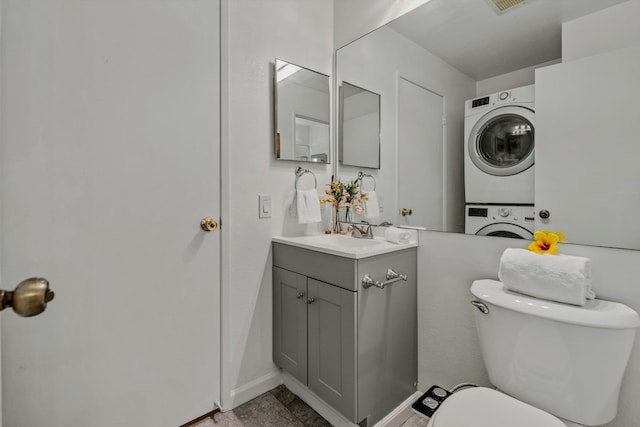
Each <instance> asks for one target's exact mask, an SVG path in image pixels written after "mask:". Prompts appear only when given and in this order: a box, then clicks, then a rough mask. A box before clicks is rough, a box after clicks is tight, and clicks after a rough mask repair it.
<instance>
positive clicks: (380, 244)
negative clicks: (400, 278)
mask: <svg viewBox="0 0 640 427" xmlns="http://www.w3.org/2000/svg"><path fill="white" fill-rule="evenodd" d="M272 240H273V241H274V242H278V243H284V244H287V245H291V246H296V247H299V248H304V249H310V250H313V251H318V252H323V253H326V254H330V255H337V256H341V257H345V258H354V259H361V258H367V257H370V256H374V255H381V254H386V253H389V252H395V251H400V250H403V249H408V248H415V247H417V246H418V242H417V241H412V242H410V243H400V244H397V243H392V242H389V241H387V240H385V239H383V238H380V237H374V238H373V239H358V238H355V237H351V236H344V235H341V234H314V235H310V236H296V237H283V236H277V237H273V239H272Z"/></svg>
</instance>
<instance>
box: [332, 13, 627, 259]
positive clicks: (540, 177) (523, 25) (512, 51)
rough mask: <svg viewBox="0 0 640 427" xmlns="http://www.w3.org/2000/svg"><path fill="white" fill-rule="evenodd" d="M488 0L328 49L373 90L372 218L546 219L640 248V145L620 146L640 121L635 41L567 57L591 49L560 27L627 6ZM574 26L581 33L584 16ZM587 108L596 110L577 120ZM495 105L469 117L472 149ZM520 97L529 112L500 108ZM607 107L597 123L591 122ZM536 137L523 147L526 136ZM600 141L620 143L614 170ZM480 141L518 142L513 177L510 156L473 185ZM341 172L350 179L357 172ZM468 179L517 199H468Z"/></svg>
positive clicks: (454, 227)
mask: <svg viewBox="0 0 640 427" xmlns="http://www.w3.org/2000/svg"><path fill="white" fill-rule="evenodd" d="M489 3H490V2H485V1H477V0H461V1H456V2H450V1H445V0H431V1H429V2H427V3H425V4H424V5H422V6H420V7H418V8H416V9H414V10H412V11H411V12H409V13H407V14H406V15H403V16H401V17H400V18H398V19H396V20H394V21H392V22H390V23H389V24H387V25H385V26H383V27H381V28H379V29H377V30H375V31H373V32H371V33H369V34H367V35H365V36H363V37H361V38H359V39H357V40H356V41H354V42H352V43H350V44H348V45H346V46H344V47H342V48H340V49H338V51H337V52H336V81H337V86H338V87H340V86H341V85H342V86H343V85H344V84H345V82H349V83H352V84H355V85H357V86H359V87H365V88H367V89H368V90H369V91H371V92H374V93H376V94H379V95H380V163H379V169H378V170H374V171H372V172H371V173H372V174H373V175H374V176H375V179H376V181H377V191H376V193H377V196H378V199H379V200H380V199H382V200H383V202H381V205H383V213H382V215H381V218H380V221H390V222H392V223H394V224H398V225H408V226H417V227H426V228H427V229H428V230H433V231H446V232H457V233H467V234H478V235H489V236H500V237H512V238H524V239H531V238H532V233H533V232H534V231H535V230H539V229H543V228H550V229H554V230H560V231H563V232H565V234H566V235H567V240H568V241H569V242H570V243H577V244H586V245H596V246H609V247H620V248H628V249H640V221H637V220H634V219H633V217H634V216H637V212H638V211H639V210H640V190H639V189H638V188H640V186H638V185H637V184H635V183H637V182H640V168H638V167H637V166H636V167H634V166H633V165H632V163H633V161H634V160H627V159H637V158H638V157H639V156H640V149H639V148H637V146H633V144H628V143H627V142H628V141H632V140H637V138H633V136H632V132H633V126H631V127H629V126H625V125H624V123H625V122H627V123H631V122H633V117H634V116H636V119H637V117H638V116H640V110H639V107H638V106H637V104H638V103H637V102H633V99H637V98H639V97H640V93H639V89H638V88H640V85H639V84H638V83H637V82H633V80H632V77H631V75H632V74H633V73H635V72H636V71H638V72H640V54H637V52H636V51H633V50H632V47H630V48H629V49H631V50H630V51H627V52H626V53H625V52H622V53H620V54H618V55H617V56H616V55H614V54H613V53H606V52H601V53H600V52H599V53H598V54H597V55H594V54H589V55H582V56H587V57H588V58H586V57H585V58H582V59H581V58H579V57H578V58H568V57H567V56H566V55H567V54H568V53H569V54H570V52H572V51H577V50H579V49H578V48H576V47H575V46H572V45H570V42H575V44H576V45H577V44H579V43H582V44H589V42H588V41H585V40H588V38H587V37H574V38H573V39H572V40H570V41H567V40H565V46H563V42H562V40H561V32H562V24H563V23H566V22H569V21H572V20H574V19H577V18H580V17H582V16H585V15H588V14H593V13H598V12H599V11H601V10H602V9H605V8H609V7H616V8H617V7H626V6H627V5H628V4H629V3H632V2H626V1H625V0H581V1H574V0H536V1H532V2H526V3H524V4H522V5H519V6H517V7H514V8H513V10H506V11H503V12H502V13H496V11H495V10H494V8H492V7H490V6H489ZM623 3H625V4H623ZM603 15H604V14H602V15H601V16H603ZM592 16H593V15H592ZM615 27H616V24H615V22H614V23H612V24H611V25H608V26H606V28H615ZM602 28H605V27H602ZM571 31H575V33H574V34H580V33H579V31H583V33H584V34H586V32H588V30H584V29H583V30H579V26H578V25H574V26H573V27H571ZM621 32H623V31H621ZM505 34H508V35H509V36H508V37H505ZM603 36H604V35H603ZM576 40H577V41H576ZM638 43H640V41H638ZM592 44H593V43H592ZM563 48H564V50H565V52H563ZM587 48H589V46H587ZM609 50H615V48H610V49H609ZM563 55H565V56H564V57H563ZM607 55H609V56H607ZM625 57H626V59H622V58H625ZM594 58H595V59H594ZM625 61H626V62H625ZM616 70H618V71H616ZM624 70H627V71H624ZM536 76H538V77H536ZM578 77H579V78H578ZM616 82H618V83H616ZM620 82H622V83H620ZM630 82H631V83H630ZM594 86H597V88H598V89H597V91H596V92H597V96H598V97H601V98H602V99H603V100H604V102H602V103H600V104H601V105H600V106H595V104H599V103H598V102H594V97H593V96H592V95H593V94H594V93H596V92H594V91H593V87H594ZM625 87H626V88H627V89H624V88H625ZM577 94H579V96H578V95H577ZM607 94H610V95H607ZM596 99H598V98H596ZM589 100H591V101H589ZM538 101H539V102H538ZM612 103H613V104H612ZM585 105H589V106H590V107H589V111H588V112H589V114H591V116H586V115H584V114H586V113H587V111H586V109H585V108H584V106H585ZM607 105H615V108H608V107H607ZM503 106H504V107H505V110H502V111H500V112H497V113H495V115H494V117H490V119H491V120H492V121H491V120H489V122H490V123H489V124H487V125H486V126H485V127H483V126H480V125H478V126H476V128H478V129H479V130H478V132H479V133H482V132H484V135H485V137H484V139H482V141H481V142H482V143H481V144H480V146H479V147H480V148H477V149H472V148H473V147H478V142H477V141H476V140H475V139H474V137H473V136H472V135H471V134H470V133H471V132H470V129H471V128H473V127H474V124H478V122H479V121H480V119H479V118H480V117H483V116H485V115H486V114H488V113H489V112H491V110H495V109H497V108H499V107H503ZM514 106H515V107H518V108H520V109H521V110H522V112H523V113H522V114H521V112H520V111H516V110H517V108H516V110H514V109H509V110H508V111H507V109H506V107H514ZM338 108H340V106H338ZM524 109H526V110H528V111H529V113H530V114H529V113H526V114H524V111H523V110H524ZM541 109H542V110H541ZM605 110H610V111H611V113H607V112H606V111H605ZM621 111H623V113H621ZM503 112H504V113H505V114H502V113H503ZM601 112H602V114H603V115H602V117H603V118H605V120H596V119H593V118H592V117H593V116H594V115H596V114H600V113H601ZM615 112H617V116H616V113H615ZM338 114H340V113H338ZM502 116H504V117H502ZM585 117H591V118H589V119H587V120H585ZM465 124H466V126H465ZM490 126H492V128H491V127H490ZM534 136H535V141H534V142H533V147H534V148H533V149H532V150H530V151H531V152H530V151H527V150H529V148H531V147H530V146H526V147H525V146H524V145H523V142H526V141H525V140H533V139H534ZM603 140H608V141H618V142H617V143H616V144H615V145H616V147H617V148H616V150H614V151H615V152H616V153H618V154H619V155H616V159H617V160H616V162H622V163H618V166H615V165H614V164H613V163H611V158H610V157H609V156H608V155H606V154H604V153H605V152H609V149H608V148H607V149H605V148H604V147H602V146H601V144H602V141H603ZM470 141H471V142H470ZM470 144H471V145H470ZM474 144H475V145H474ZM581 144H582V145H581ZM529 145H531V144H529ZM469 147H472V148H469ZM486 147H490V148H491V150H489V151H490V153H489V154H487V156H491V155H493V156H494V157H496V158H498V157H500V158H508V159H515V158H518V153H520V152H523V153H524V151H526V152H527V153H528V154H527V155H521V156H520V157H522V158H525V157H526V158H528V159H529V160H531V161H530V162H529V164H530V166H527V167H523V168H521V169H522V170H521V171H519V172H513V173H512V172H511V171H510V170H507V169H508V168H507V166H509V167H511V163H513V162H514V161H515V160H512V161H510V162H507V163H504V162H503V163H498V164H496V165H495V166H496V167H495V169H496V170H497V172H496V174H495V175H496V176H500V174H502V178H504V179H499V180H494V181H491V180H487V181H486V183H483V184H482V185H481V186H480V185H479V183H480V182H481V181H483V180H482V179H480V177H479V176H478V177H477V178H478V179H475V178H473V176H475V175H473V174H472V173H466V174H465V168H469V167H470V166H469V165H471V167H473V164H474V163H473V162H472V161H471V159H470V154H469V153H470V152H473V151H474V150H476V151H480V149H481V148H486ZM525 149H526V150H525ZM618 150H620V151H618ZM491 153H492V154H491ZM494 163H495V162H494ZM598 164H600V165H605V164H606V165H607V167H606V172H604V173H606V174H607V175H608V176H609V177H608V178H607V179H606V180H605V179H601V178H602V176H603V175H597V174H594V172H593V171H594V170H596V169H597V167H598V166H597V165H598ZM505 165H506V166H505ZM336 168H337V175H338V176H340V177H341V178H345V179H351V178H352V177H355V176H357V174H358V171H359V169H360V168H359V167H357V166H351V165H347V164H343V163H339V164H338V165H337V166H336ZM501 168H502V169H504V170H500V169H501ZM596 175H597V176H600V178H597V176H596ZM574 176H575V177H576V178H574ZM470 178H471V181H473V182H474V184H475V185H476V186H479V187H483V190H482V193H483V194H484V193H486V194H491V191H486V190H487V189H489V190H491V189H499V190H505V189H506V190H510V191H511V195H505V196H504V197H495V198H492V197H491V196H490V195H489V196H482V198H479V199H473V198H472V197H469V195H470V193H474V194H476V193H477V192H480V191H481V190H480V189H476V188H474V187H473V185H474V184H471V183H469V182H467V183H465V180H467V181H468V180H469V179H470ZM614 183H615V185H614ZM611 185H614V186H613V187H612V186H611ZM479 187H478V188H479ZM614 187H615V188H614ZM503 192H504V191H503ZM508 192H509V191H506V193H508ZM618 206H619V207H620V208H618ZM612 210H615V212H616V213H615V215H614V216H615V220H613V219H612ZM402 212H404V213H405V214H404V215H403V214H402ZM408 212H411V214H410V215H409V214H408ZM627 212H628V213H627ZM547 214H549V215H547ZM496 224H497V225H498V226H497V227H496V226H495V225H496ZM623 235H626V236H627V237H626V238H621V236H623Z"/></svg>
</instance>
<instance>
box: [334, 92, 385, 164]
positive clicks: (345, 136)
mask: <svg viewBox="0 0 640 427" xmlns="http://www.w3.org/2000/svg"><path fill="white" fill-rule="evenodd" d="M338 152H339V157H340V163H342V164H343V165H348V166H359V167H363V168H371V169H380V95H378V94H377V93H374V92H371V91H369V90H367V89H363V88H361V87H358V86H356V85H352V84H350V83H347V82H342V85H341V86H340V135H339V147H338Z"/></svg>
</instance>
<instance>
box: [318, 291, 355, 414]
mask: <svg viewBox="0 0 640 427" xmlns="http://www.w3.org/2000/svg"><path fill="white" fill-rule="evenodd" d="M307 287H308V291H309V300H308V302H309V303H308V307H307V308H308V321H309V325H308V334H309V336H308V339H309V383H308V387H309V389H311V391H313V392H314V393H316V394H317V395H318V396H319V397H320V398H322V399H323V400H324V401H325V402H327V403H328V404H330V405H331V406H333V407H334V408H335V409H337V410H338V411H340V412H341V413H342V414H343V415H345V416H346V417H347V418H349V419H350V420H353V421H355V419H356V399H355V397H356V396H355V389H356V313H357V310H356V304H357V293H356V292H351V291H347V290H345V289H342V288H339V287H337V286H333V285H330V284H328V283H324V282H320V281H318V280H314V279H311V278H308V279H307Z"/></svg>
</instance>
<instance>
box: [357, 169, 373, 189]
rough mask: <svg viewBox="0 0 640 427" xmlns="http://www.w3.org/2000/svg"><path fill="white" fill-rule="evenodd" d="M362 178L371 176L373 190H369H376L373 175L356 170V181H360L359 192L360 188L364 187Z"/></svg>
mask: <svg viewBox="0 0 640 427" xmlns="http://www.w3.org/2000/svg"><path fill="white" fill-rule="evenodd" d="M364 178H371V179H372V180H373V190H369V191H376V178H375V177H374V176H373V175H369V174H368V173H364V172H358V181H360V192H362V190H363V189H364V183H363V179H364Z"/></svg>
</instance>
